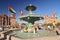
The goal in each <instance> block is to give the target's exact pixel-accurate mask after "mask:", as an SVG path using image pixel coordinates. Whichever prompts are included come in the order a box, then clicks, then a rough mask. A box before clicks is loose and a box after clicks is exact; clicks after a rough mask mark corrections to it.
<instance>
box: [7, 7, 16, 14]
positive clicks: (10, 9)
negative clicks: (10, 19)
mask: <svg viewBox="0 0 60 40" xmlns="http://www.w3.org/2000/svg"><path fill="white" fill-rule="evenodd" d="M8 8H9V11H10V12H12V13H16V11H15V10H14V8H13V7H12V6H9V7H8Z"/></svg>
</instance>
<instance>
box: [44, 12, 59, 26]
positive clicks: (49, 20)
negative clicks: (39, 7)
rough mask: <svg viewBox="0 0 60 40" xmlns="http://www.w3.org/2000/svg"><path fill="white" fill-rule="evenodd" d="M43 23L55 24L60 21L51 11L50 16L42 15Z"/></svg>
mask: <svg viewBox="0 0 60 40" xmlns="http://www.w3.org/2000/svg"><path fill="white" fill-rule="evenodd" d="M44 23H45V24H48V23H52V24H53V25H55V24H57V23H60V20H59V19H57V15H56V12H53V13H52V16H50V17H49V16H48V15H45V16H44Z"/></svg>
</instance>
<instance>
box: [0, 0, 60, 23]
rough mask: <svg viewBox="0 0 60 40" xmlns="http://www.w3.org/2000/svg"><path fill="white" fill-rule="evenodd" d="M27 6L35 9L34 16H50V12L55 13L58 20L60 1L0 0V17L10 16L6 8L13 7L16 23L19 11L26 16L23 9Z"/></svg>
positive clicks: (59, 16)
mask: <svg viewBox="0 0 60 40" xmlns="http://www.w3.org/2000/svg"><path fill="white" fill-rule="evenodd" d="M29 4H33V5H35V6H36V7H37V9H36V10H35V11H33V13H34V14H39V15H41V16H44V15H45V14H48V15H49V16H51V15H52V12H54V11H55V12H56V14H57V18H58V19H60V0H0V15H2V14H7V15H10V14H11V12H10V11H9V10H8V6H13V7H14V9H15V10H16V19H17V21H18V22H21V21H20V20H19V17H20V13H19V10H23V12H24V14H28V11H26V10H25V7H26V6H27V5H29Z"/></svg>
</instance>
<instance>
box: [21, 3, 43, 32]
mask: <svg viewBox="0 0 60 40" xmlns="http://www.w3.org/2000/svg"><path fill="white" fill-rule="evenodd" d="M26 10H27V11H29V14H28V15H22V16H20V20H24V21H27V22H28V32H30V31H31V30H32V28H33V25H34V22H35V21H37V20H41V19H43V17H42V16H40V15H34V14H33V13H32V11H34V10H36V7H35V6H34V5H31V4H30V5H28V6H26Z"/></svg>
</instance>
